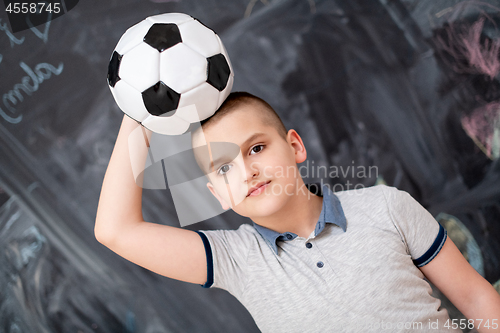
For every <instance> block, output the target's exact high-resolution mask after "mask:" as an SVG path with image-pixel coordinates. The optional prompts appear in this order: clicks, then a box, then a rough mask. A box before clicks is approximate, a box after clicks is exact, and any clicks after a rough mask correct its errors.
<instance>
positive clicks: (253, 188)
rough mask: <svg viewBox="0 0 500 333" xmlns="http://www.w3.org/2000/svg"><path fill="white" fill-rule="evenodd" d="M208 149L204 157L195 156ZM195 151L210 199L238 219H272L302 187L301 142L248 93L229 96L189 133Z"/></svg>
mask: <svg viewBox="0 0 500 333" xmlns="http://www.w3.org/2000/svg"><path fill="white" fill-rule="evenodd" d="M207 144H208V145H207ZM206 145H207V147H208V153H197V149H196V147H203V146H206ZM193 147H195V150H194V151H195V157H196V161H197V163H198V165H199V166H200V168H201V169H202V170H203V172H204V173H205V174H206V175H207V177H208V179H209V183H208V184H207V186H208V188H209V189H210V191H211V192H212V194H213V195H214V196H215V197H216V198H217V199H218V200H219V202H220V203H221V205H222V207H223V208H224V209H228V208H232V209H233V210H234V211H235V212H236V213H238V214H240V215H243V216H247V217H250V218H252V217H264V216H270V215H272V214H273V213H275V212H277V211H278V210H279V209H281V208H283V206H284V205H285V204H286V202H287V201H288V200H289V198H290V196H291V195H293V194H295V193H296V189H297V187H298V186H301V184H302V179H301V178H300V174H299V172H298V169H297V163H301V162H303V161H304V160H305V159H306V150H305V147H304V145H303V143H302V140H301V138H300V136H299V135H298V134H297V132H296V131H295V130H290V131H288V132H287V131H286V128H285V126H284V125H283V123H282V122H281V119H280V118H279V116H278V115H277V114H276V112H275V111H274V110H273V109H272V107H271V106H270V105H269V104H267V103H266V102H265V101H263V100H262V99H260V98H258V97H256V96H253V95H251V94H249V93H245V92H236V93H231V94H230V95H229V96H228V98H227V99H226V100H225V102H224V103H223V104H222V105H221V107H220V108H219V110H217V112H216V113H215V114H214V115H213V116H212V117H210V118H208V119H207V120H204V121H203V122H202V123H201V127H200V128H199V129H198V130H196V131H195V132H194V133H193ZM198 151H205V152H207V150H206V149H200V150H198Z"/></svg>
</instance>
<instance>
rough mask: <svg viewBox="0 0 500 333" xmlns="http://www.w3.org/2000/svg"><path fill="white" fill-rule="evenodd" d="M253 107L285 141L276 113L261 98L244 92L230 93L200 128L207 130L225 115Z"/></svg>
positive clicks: (282, 128) (281, 125) (202, 122)
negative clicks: (242, 108) (246, 107)
mask: <svg viewBox="0 0 500 333" xmlns="http://www.w3.org/2000/svg"><path fill="white" fill-rule="evenodd" d="M249 104H250V105H254V106H257V107H259V109H260V110H262V111H264V112H263V116H264V117H263V119H262V120H263V121H264V123H265V124H266V125H269V126H272V127H274V128H275V129H276V131H278V134H279V135H280V136H281V137H282V138H283V139H284V140H285V141H286V134H287V130H286V127H285V125H284V124H283V122H282V121H281V118H280V117H279V116H278V114H277V113H276V111H274V109H273V108H272V107H271V105H269V104H268V103H267V102H266V101H264V100H263V99H262V98H259V97H257V96H254V95H252V94H250V93H247V92H244V91H237V92H232V93H230V94H229V96H228V97H227V98H226V100H225V101H224V103H222V105H221V106H220V107H219V109H218V110H217V111H216V112H215V113H214V114H213V115H212V116H211V117H209V118H207V119H205V120H203V121H201V123H200V124H201V127H202V128H207V127H208V126H210V125H211V124H214V123H216V122H217V121H218V120H220V119H221V118H222V117H224V116H225V115H227V114H229V113H231V112H233V111H235V110H237V109H238V108H239V107H240V106H242V105H249Z"/></svg>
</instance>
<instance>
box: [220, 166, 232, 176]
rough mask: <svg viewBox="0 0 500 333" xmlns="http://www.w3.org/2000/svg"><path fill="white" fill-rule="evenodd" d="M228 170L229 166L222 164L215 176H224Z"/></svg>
mask: <svg viewBox="0 0 500 333" xmlns="http://www.w3.org/2000/svg"><path fill="white" fill-rule="evenodd" d="M229 169H231V165H229V164H224V165H223V166H221V167H220V168H219V170H217V174H218V175H225V174H226V173H227V172H228V171H229Z"/></svg>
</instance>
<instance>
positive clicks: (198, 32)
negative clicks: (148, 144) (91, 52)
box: [108, 13, 234, 135]
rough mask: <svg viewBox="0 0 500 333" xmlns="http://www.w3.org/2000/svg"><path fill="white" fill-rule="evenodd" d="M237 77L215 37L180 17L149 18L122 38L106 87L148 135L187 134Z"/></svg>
mask: <svg viewBox="0 0 500 333" xmlns="http://www.w3.org/2000/svg"><path fill="white" fill-rule="evenodd" d="M233 80H234V74H233V69H232V66H231V63H230V61H229V57H228V55H227V52H226V49H225V48H224V46H223V45H222V42H221V40H220V38H219V36H217V34H216V33H215V32H214V31H212V30H211V29H209V28H207V27H206V26H205V25H203V24H202V23H201V22H200V21H198V20H196V19H195V18H193V17H191V16H189V15H186V14H180V13H168V14H161V15H156V16H150V17H148V18H146V19H145V20H143V21H141V22H139V23H138V24H136V25H134V26H132V27H131V28H129V29H128V30H127V31H125V33H124V34H123V36H122V37H121V38H120V40H119V42H118V44H117V45H116V47H115V50H114V52H113V54H112V56H111V60H110V62H109V67H108V85H109V88H110V89H111V93H112V94H113V97H114V98H115V101H116V103H117V104H118V106H119V107H120V109H121V110H122V111H123V112H125V114H127V115H128V116H129V117H131V118H132V119H134V120H136V121H138V122H140V123H141V124H142V125H143V126H144V127H146V128H147V129H149V130H151V131H153V132H156V133H160V134H166V135H179V134H183V133H185V132H186V130H187V129H188V128H189V126H190V124H191V123H196V122H199V121H202V120H204V119H206V118H208V117H210V116H211V115H213V114H214V112H215V111H216V110H217V109H218V108H219V106H220V105H221V104H222V102H223V101H224V100H225V99H226V97H227V96H228V95H229V93H230V92H231V88H232V86H233Z"/></svg>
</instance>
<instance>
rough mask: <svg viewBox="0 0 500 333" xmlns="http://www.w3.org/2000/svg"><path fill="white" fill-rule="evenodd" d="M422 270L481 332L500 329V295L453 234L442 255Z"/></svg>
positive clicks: (444, 246) (499, 330)
mask: <svg viewBox="0 0 500 333" xmlns="http://www.w3.org/2000/svg"><path fill="white" fill-rule="evenodd" d="M420 270H421V271H422V273H424V275H425V276H426V277H427V279H429V281H431V282H432V283H433V284H434V285H435V286H436V287H437V288H439V290H440V291H441V292H442V293H443V294H444V295H445V296H446V297H448V299H449V300H450V301H451V302H452V303H453V305H455V306H456V307H457V309H458V310H460V312H462V314H463V315H464V316H466V317H467V318H468V319H469V320H472V321H473V323H474V326H475V328H476V329H477V330H478V331H479V332H481V333H482V332H500V295H499V294H498V293H497V291H496V290H495V289H494V288H493V286H492V285H491V284H490V283H489V282H488V281H486V280H485V279H484V278H483V277H482V276H481V275H480V274H479V273H477V272H476V270H475V269H474V268H472V266H471V265H470V264H469V263H468V262H467V260H465V258H464V257H463V256H462V253H460V251H459V250H458V248H457V247H456V246H455V244H453V242H452V240H451V239H450V238H449V237H448V238H447V239H446V242H445V243H444V245H443V248H442V249H441V251H440V252H439V253H438V255H437V256H436V257H435V258H434V259H433V260H432V261H431V262H430V263H428V264H427V265H425V266H422V267H420ZM487 321H488V324H487V325H488V326H489V327H487V326H485V325H486V322H487Z"/></svg>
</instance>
